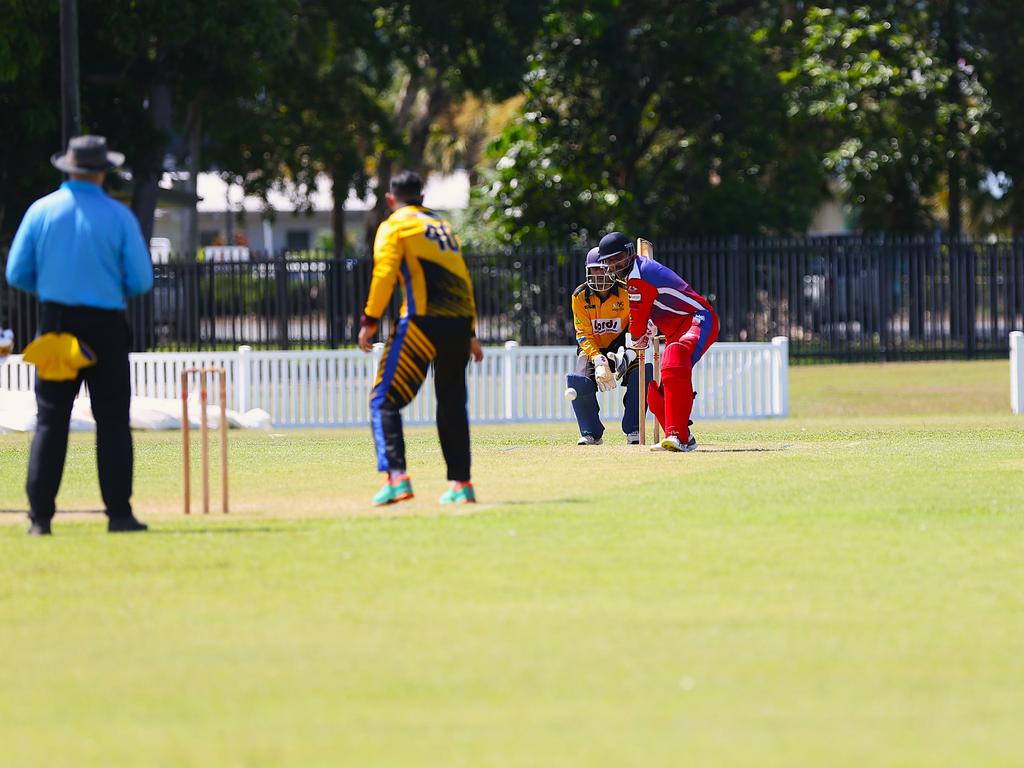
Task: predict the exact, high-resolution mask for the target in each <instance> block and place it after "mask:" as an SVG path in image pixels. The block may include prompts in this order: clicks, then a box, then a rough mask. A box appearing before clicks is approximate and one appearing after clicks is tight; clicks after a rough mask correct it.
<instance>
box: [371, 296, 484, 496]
mask: <svg viewBox="0 0 1024 768" xmlns="http://www.w3.org/2000/svg"><path fill="white" fill-rule="evenodd" d="M470 324H471V321H470V319H469V318H462V317H433V316H426V315H414V316H412V317H403V318H402V319H401V320H399V322H398V325H397V326H396V327H395V330H394V331H393V332H392V334H391V338H389V339H388V342H387V345H386V347H385V349H384V357H383V358H381V361H380V367H379V368H378V370H377V381H376V384H375V385H374V388H373V393H372V394H371V396H370V424H371V427H372V429H373V440H374V444H375V445H376V449H377V469H379V470H380V471H381V472H388V471H401V470H404V469H405V468H406V461H405V438H404V436H403V433H402V416H401V409H402V408H403V407H404V406H406V405H408V404H409V403H410V402H412V400H413V398H414V397H416V393H417V392H419V389H420V386H421V385H422V384H423V381H424V380H425V379H426V376H427V369H428V368H429V367H430V365H431V364H433V366H434V392H435V396H436V398H437V434H438V437H439V438H440V440H441V452H442V453H443V454H444V460H445V462H446V463H447V465H448V479H449V480H458V481H461V482H468V481H469V478H470V475H469V470H470V449H469V415H468V413H467V410H466V407H467V394H466V364H467V363H468V362H469V340H470V336H471V333H470Z"/></svg>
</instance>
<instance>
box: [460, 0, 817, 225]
mask: <svg viewBox="0 0 1024 768" xmlns="http://www.w3.org/2000/svg"><path fill="white" fill-rule="evenodd" d="M566 5H569V6H572V7H571V8H569V7H566ZM737 5H741V6H743V7H744V8H745V9H746V10H745V12H742V13H735V14H734V13H733V12H731V11H730V10H729V9H728V8H722V7H719V6H720V4H716V3H713V2H699V3H671V2H662V1H661V0H647V1H645V2H635V3H630V4H628V5H627V4H619V3H614V2H608V3H590V2H577V3H568V4H565V3H563V4H562V5H561V12H560V13H558V14H552V15H551V16H549V18H548V21H547V25H546V28H545V30H544V35H543V38H542V43H541V44H540V45H539V46H538V47H537V48H536V50H535V52H534V54H533V55H532V57H531V68H530V72H529V74H528V75H527V78H526V94H527V98H526V103H525V104H524V106H523V110H522V114H521V115H520V117H519V118H518V119H517V120H515V121H514V122H513V123H512V124H511V125H510V126H509V127H508V128H507V130H506V131H505V132H504V133H503V135H502V136H501V137H500V138H499V139H498V140H497V141H496V142H495V143H494V144H493V146H492V148H491V159H492V162H493V165H492V167H491V168H490V169H489V170H488V171H487V172H486V173H485V180H486V183H485V185H484V187H483V191H482V194H480V195H479V196H478V198H477V203H476V204H477V206H478V209H479V211H480V214H481V215H482V216H483V217H484V218H485V219H486V220H487V221H488V222H490V224H491V226H492V227H494V228H495V230H496V231H497V232H498V233H499V234H500V237H502V238H503V239H505V240H511V241H530V242H560V241H564V240H565V238H566V237H567V236H571V237H575V238H580V239H587V238H590V239H593V238H594V236H595V235H596V233H598V232H601V231H606V230H608V229H611V228H621V229H626V230H640V231H644V232H647V233H649V234H651V235H654V236H657V235H659V234H662V235H669V234H677V233H689V234H708V235H710V234H726V233H757V232H760V231H764V230H777V231H789V230H795V229H800V228H802V227H804V226H805V225H806V223H807V221H808V220H809V218H810V215H811V213H812V211H813V208H814V207H815V205H816V204H817V203H818V202H819V200H820V199H821V197H822V194H823V191H824V175H823V173H822V171H821V169H820V167H819V164H818V163H817V162H816V158H815V157H814V156H813V155H812V154H811V153H810V152H809V151H808V149H807V148H806V146H805V145H804V143H803V142H801V141H800V140H799V139H798V137H797V136H795V135H794V134H793V132H792V131H791V128H790V126H789V124H788V123H787V120H786V113H785V101H784V99H783V94H782V87H781V85H780V83H779V82H778V80H777V79H776V78H775V77H774V74H773V71H774V70H773V66H772V51H771V50H770V49H769V47H768V46H766V45H765V44H764V39H765V37H764V33H763V31H762V26H761V23H760V21H759V19H758V17H757V16H756V15H755V14H754V13H752V6H758V7H760V8H761V10H762V11H765V12H767V11H766V10H765V9H767V8H768V6H769V5H770V4H767V3H765V4H760V3H745V4H737Z"/></svg>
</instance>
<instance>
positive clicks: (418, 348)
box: [359, 171, 483, 505]
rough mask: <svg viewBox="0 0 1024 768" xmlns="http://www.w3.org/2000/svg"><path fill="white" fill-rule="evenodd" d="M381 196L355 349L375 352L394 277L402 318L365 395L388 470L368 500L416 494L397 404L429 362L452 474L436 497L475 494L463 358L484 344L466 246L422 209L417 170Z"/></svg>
mask: <svg viewBox="0 0 1024 768" xmlns="http://www.w3.org/2000/svg"><path fill="white" fill-rule="evenodd" d="M387 201H388V206H389V207H390V208H391V211H392V213H391V216H390V217H389V218H388V219H387V220H386V221H384V222H383V223H382V224H381V225H380V228H379V229H378V230H377V237H376V239H375V240H374V244H373V278H372V280H371V283H370V295H369V297H368V298H367V300H366V308H365V310H364V312H363V317H362V319H361V321H360V330H359V346H360V348H361V349H362V350H363V351H364V352H369V351H371V350H372V348H373V337H374V336H375V335H376V333H377V328H378V326H379V323H380V318H381V315H383V314H384V311H385V310H386V309H387V306H388V303H389V302H390V301H391V294H392V292H393V291H394V287H395V284H396V282H397V283H398V284H400V286H401V291H402V309H401V313H400V315H401V316H400V318H399V321H398V323H397V325H396V326H395V329H394V331H393V332H392V334H391V337H390V338H389V339H388V341H387V345H386V347H385V350H384V357H383V358H382V359H381V361H380V367H379V369H378V371H377V381H376V383H375V384H374V388H373V394H372V395H371V397H370V423H371V427H372V430H373V440H374V443H375V445H376V449H377V468H378V469H379V470H380V471H381V472H386V473H387V474H388V480H387V483H386V484H385V485H384V487H383V488H381V490H380V491H379V492H378V493H377V495H376V496H375V497H374V499H373V503H374V504H376V505H382V504H393V503H395V502H398V501H404V500H405V499H411V498H412V495H413V492H412V482H411V481H410V479H409V475H408V473H407V472H406V461H405V438H404V436H403V433H402V416H401V413H400V411H401V409H402V408H403V407H404V406H406V405H408V404H409V403H410V402H411V401H412V399H413V398H414V397H416V393H417V392H418V391H419V388H420V386H421V385H422V384H423V381H424V379H425V378H426V375H427V369H428V368H429V367H430V364H431V363H433V365H434V391H435V395H436V397H437V432H438V435H439V437H440V439H441V451H442V453H443V454H444V458H445V462H447V464H448V480H449V481H451V486H450V487H449V489H448V490H447V491H446V492H445V494H444V495H443V496H442V497H441V503H466V502H474V501H476V497H475V493H474V490H473V485H472V483H471V482H470V474H469V469H470V447H469V416H468V413H467V411H466V364H467V363H468V362H469V359H470V358H471V357H472V359H473V360H475V361H477V362H479V361H480V360H481V359H483V350H482V349H481V348H480V343H479V342H478V341H477V339H476V303H475V301H474V299H473V284H472V282H471V281H470V278H469V271H468V270H467V269H466V262H465V261H464V260H463V258H462V244H461V243H460V242H459V238H458V237H457V236H456V235H455V234H454V233H453V232H452V228H451V225H450V224H449V223H448V222H447V221H445V220H444V219H443V218H441V216H439V215H438V214H437V213H435V212H434V211H432V210H430V209H429V208H424V207H423V182H422V181H421V180H420V177H419V176H418V175H416V174H415V173H412V172H411V171H402V172H401V173H398V174H396V175H395V176H394V177H393V178H392V179H391V191H390V192H389V193H388V194H387Z"/></svg>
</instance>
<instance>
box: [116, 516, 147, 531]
mask: <svg viewBox="0 0 1024 768" xmlns="http://www.w3.org/2000/svg"><path fill="white" fill-rule="evenodd" d="M148 530H149V526H148V525H146V524H145V523H140V522H139V521H138V520H136V519H135V516H134V515H128V517H112V518H110V520H108V521H107V532H108V533H135V532H136V531H148Z"/></svg>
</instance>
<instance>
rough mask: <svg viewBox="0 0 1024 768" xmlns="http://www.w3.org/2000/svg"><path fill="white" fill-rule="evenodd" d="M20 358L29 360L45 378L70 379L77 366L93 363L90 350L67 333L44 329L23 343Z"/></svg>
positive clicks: (74, 376)
mask: <svg viewBox="0 0 1024 768" xmlns="http://www.w3.org/2000/svg"><path fill="white" fill-rule="evenodd" d="M21 359H22V360H24V361H25V362H26V363H32V364H33V365H34V366H35V367H36V369H37V370H38V375H39V378H41V379H44V380H46V381H71V380H73V379H75V378H77V377H78V370H79V369H80V368H86V367H88V366H90V365H96V355H95V354H94V353H93V351H92V350H91V349H89V347H88V346H87V345H85V344H83V343H82V342H80V341H79V340H78V337H77V336H73V335H72V334H70V333H44V334H43V335H42V336H40V337H39V338H38V339H36V340H35V341H33V342H32V343H31V344H29V345H28V346H27V347H25V353H24V354H23V355H22V358H21Z"/></svg>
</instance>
